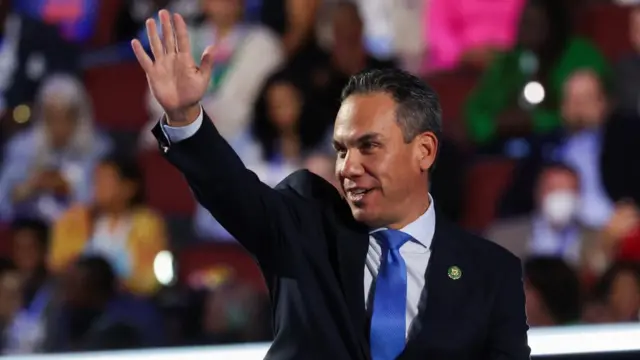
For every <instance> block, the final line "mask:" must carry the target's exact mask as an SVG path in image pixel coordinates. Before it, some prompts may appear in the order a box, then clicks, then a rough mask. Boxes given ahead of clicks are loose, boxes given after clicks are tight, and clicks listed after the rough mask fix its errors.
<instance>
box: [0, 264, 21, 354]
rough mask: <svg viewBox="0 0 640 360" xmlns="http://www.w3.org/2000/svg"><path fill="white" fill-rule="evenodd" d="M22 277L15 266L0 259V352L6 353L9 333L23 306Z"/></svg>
mask: <svg viewBox="0 0 640 360" xmlns="http://www.w3.org/2000/svg"><path fill="white" fill-rule="evenodd" d="M21 290H22V287H21V283H20V275H19V274H18V272H17V271H16V268H15V267H14V266H13V264H12V263H11V262H10V261H8V260H6V259H0V336H1V338H0V351H2V353H5V351H6V350H5V349H6V347H7V345H8V344H7V343H8V341H7V340H8V339H7V338H8V332H9V329H10V326H11V323H12V322H13V319H14V318H15V315H16V313H17V312H18V311H19V310H20V307H21V306H22V294H21Z"/></svg>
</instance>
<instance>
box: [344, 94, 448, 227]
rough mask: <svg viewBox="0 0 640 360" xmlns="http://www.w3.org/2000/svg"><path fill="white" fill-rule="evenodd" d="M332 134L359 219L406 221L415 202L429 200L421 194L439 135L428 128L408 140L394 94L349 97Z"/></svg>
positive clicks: (373, 222)
mask: <svg viewBox="0 0 640 360" xmlns="http://www.w3.org/2000/svg"><path fill="white" fill-rule="evenodd" d="M333 137H334V146H335V148H336V150H337V159H336V174H337V178H338V180H339V185H340V187H341V188H342V190H343V193H344V194H345V197H346V199H347V201H348V203H349V206H350V207H351V211H352V213H353V216H354V217H355V219H356V220H358V221H360V222H363V223H365V224H367V225H368V226H370V227H380V226H394V225H398V224H402V226H404V225H406V220H407V219H406V217H407V216H409V215H410V214H411V212H412V211H415V210H416V206H417V204H416V202H420V206H422V205H426V204H424V201H423V200H424V199H423V198H422V197H421V196H416V195H426V189H427V178H426V171H427V170H428V169H429V167H430V166H431V165H432V164H433V161H434V159H435V149H436V148H437V141H436V140H435V137H434V136H433V134H431V133H425V134H422V135H419V136H417V137H416V138H415V139H413V140H412V141H411V142H409V143H406V142H405V141H404V138H403V133H402V129H401V127H400V126H399V125H398V122H397V121H396V103H395V101H394V100H393V98H392V97H391V96H389V95H387V94H384V93H371V94H363V95H352V96H350V97H349V98H347V99H346V100H345V101H344V102H343V103H342V106H341V107H340V111H339V112H338V116H337V118H336V123H335V128H334V136H333ZM421 192H422V193H421ZM424 210H426V207H425V208H424V209H421V210H420V211H424ZM412 220H413V219H411V221H412Z"/></svg>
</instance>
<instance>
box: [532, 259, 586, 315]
mask: <svg viewBox="0 0 640 360" xmlns="http://www.w3.org/2000/svg"><path fill="white" fill-rule="evenodd" d="M524 292H525V297H526V311H527V323H528V324H529V326H531V327H537V326H556V325H571V324H576V323H578V322H579V321H580V317H581V313H582V291H581V289H580V281H579V280H578V276H577V275H576V273H575V272H574V271H573V270H572V269H571V267H569V265H567V264H566V263H565V262H564V261H563V260H562V259H560V258H556V257H533V258H530V259H527V260H526V261H525V262H524Z"/></svg>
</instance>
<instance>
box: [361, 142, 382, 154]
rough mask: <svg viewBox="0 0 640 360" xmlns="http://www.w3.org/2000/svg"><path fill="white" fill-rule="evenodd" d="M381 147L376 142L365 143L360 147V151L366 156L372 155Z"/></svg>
mask: <svg viewBox="0 0 640 360" xmlns="http://www.w3.org/2000/svg"><path fill="white" fill-rule="evenodd" d="M379 146H380V145H379V144H377V143H375V142H365V143H362V145H360V151H361V152H362V153H365V154H367V153H371V152H372V151H374V150H375V149H376V148H378V147H379Z"/></svg>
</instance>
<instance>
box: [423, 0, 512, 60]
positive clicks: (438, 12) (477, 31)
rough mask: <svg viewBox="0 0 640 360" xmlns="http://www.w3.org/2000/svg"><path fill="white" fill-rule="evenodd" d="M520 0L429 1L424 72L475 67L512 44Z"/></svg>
mask: <svg viewBox="0 0 640 360" xmlns="http://www.w3.org/2000/svg"><path fill="white" fill-rule="evenodd" d="M524 2H525V1H524V0H507V1H491V0H489V1H486V0H462V1H450V0H430V1H429V4H428V6H427V7H426V8H425V13H426V16H425V18H426V20H425V28H426V29H425V30H426V34H427V36H426V38H427V48H428V58H427V62H426V66H425V68H426V70H427V71H430V72H431V71H442V70H452V69H453V68H455V67H456V66H458V65H459V64H460V63H462V64H465V65H471V66H473V67H477V68H484V67H486V66H487V65H488V64H490V63H491V62H492V60H493V58H494V57H495V54H496V52H499V51H505V50H508V49H509V48H511V47H512V46H513V45H514V42H515V40H516V33H517V28H518V20H519V17H520V13H521V12H522V8H523V7H524Z"/></svg>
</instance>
